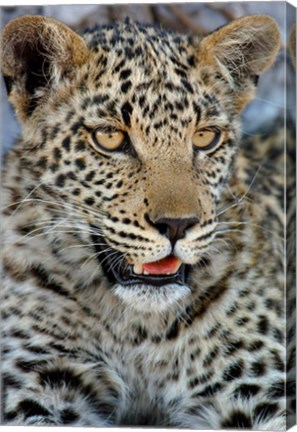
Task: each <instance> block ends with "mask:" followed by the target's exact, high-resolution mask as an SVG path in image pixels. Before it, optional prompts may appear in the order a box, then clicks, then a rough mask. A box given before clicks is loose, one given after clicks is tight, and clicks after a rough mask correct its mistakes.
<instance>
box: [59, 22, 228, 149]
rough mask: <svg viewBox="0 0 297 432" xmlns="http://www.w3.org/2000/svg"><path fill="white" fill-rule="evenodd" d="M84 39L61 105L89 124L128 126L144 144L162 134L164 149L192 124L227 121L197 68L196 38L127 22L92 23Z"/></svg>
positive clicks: (204, 75)
mask: <svg viewBox="0 0 297 432" xmlns="http://www.w3.org/2000/svg"><path fill="white" fill-rule="evenodd" d="M84 38H85V41H86V43H87V45H88V47H89V49H90V51H91V55H90V59H89V62H88V64H87V65H86V67H85V68H84V69H83V72H82V73H81V74H80V75H79V77H78V83H77V85H76V86H73V87H72V89H71V92H72V94H73V98H72V101H71V97H70V98H69V97H67V104H69V105H70V106H71V102H72V105H73V108H74V110H75V111H76V113H77V112H80V113H82V115H83V117H84V122H85V123H87V125H88V126H89V127H90V128H91V129H92V128H94V127H100V126H104V127H108V126H110V127H112V128H115V129H120V130H123V129H126V130H129V131H130V132H131V129H133V130H134V131H135V133H136V134H137V135H138V137H139V139H141V141H142V143H143V144H145V143H146V142H147V145H148V146H149V145H153V144H154V145H156V144H158V143H159V144H160V143H161V138H162V143H161V144H162V148H163V149H164V147H165V145H166V141H167V143H168V144H170V142H173V141H174V142H175V143H177V141H179V142H185V140H186V138H187V134H188V133H193V131H194V128H195V126H196V125H197V124H198V123H199V124H200V125H202V126H203V127H205V126H206V127H207V126H208V125H210V126H213V125H214V124H216V125H218V126H219V125H222V127H224V126H225V125H226V124H227V122H228V117H227V114H226V111H225V110H224V109H223V108H222V106H221V105H222V97H221V98H220V97H219V95H218V92H217V91H216V89H215V88H213V87H212V84H211V82H210V81H209V77H208V76H207V73H206V72H205V70H204V69H203V67H202V66H203V65H201V67H200V68H198V69H197V62H198V63H199V59H198V60H197V58H196V56H195V46H194V45H197V43H198V42H199V40H196V41H195V43H194V41H193V39H192V38H191V37H190V36H187V35H177V34H175V33H171V32H168V31H165V30H162V29H159V28H157V27H154V26H148V25H141V24H137V23H131V22H126V23H115V24H114V25H112V26H105V27H96V28H94V29H92V30H88V31H86V33H85V34H84ZM200 72H201V73H200ZM69 94H70V92H69V91H68V95H69ZM189 130H190V132H189ZM146 147H147V146H146Z"/></svg>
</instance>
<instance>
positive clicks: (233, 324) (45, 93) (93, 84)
mask: <svg viewBox="0 0 297 432" xmlns="http://www.w3.org/2000/svg"><path fill="white" fill-rule="evenodd" d="M279 47H280V32H279V29H278V25H277V23H276V22H275V21H274V19H273V18H271V17H269V16H264V15H256V16H244V17H241V18H238V19H235V20H233V21H231V22H230V23H228V24H227V25H225V26H223V27H220V28H219V29H217V30H215V31H213V32H212V33H209V34H208V35H206V36H203V37H202V36H197V35H190V34H178V33H175V32H173V31H169V30H164V29H163V28H160V27H158V26H154V25H151V24H141V23H137V22H134V21H132V20H131V19H129V18H127V19H126V20H125V21H123V22H115V23H112V24H110V25H104V26H99V25H98V26H95V27H93V28H90V29H86V30H85V31H84V32H83V33H82V34H78V33H76V32H75V31H74V30H72V29H70V28H69V27H68V26H66V25H65V24H63V23H61V22H59V21H57V20H55V19H53V18H48V17H44V16H38V15H37V16H21V17H18V18H16V19H14V20H12V21H10V22H9V23H8V24H7V26H6V27H5V29H4V30H3V33H2V50H1V51H2V53H1V55H2V71H3V77H4V81H5V84H6V88H7V93H8V98H9V100H10V102H11V104H12V106H13V107H14V109H15V113H16V116H17V118H18V120H19V122H20V124H21V127H22V136H21V138H20V139H19V141H18V142H17V143H16V145H15V146H14V147H13V148H12V149H11V150H10V151H9V152H8V153H7V154H6V155H5V158H4V163H3V170H2V171H3V174H2V227H1V228H2V234H1V236H2V237H1V239H2V240H1V246H2V247H1V249H2V285H3V287H2V290H1V310H2V354H1V367H2V375H1V378H2V420H1V421H2V423H3V424H6V425H44V426H59V425H60V426H61V425H72V426H94V427H110V426H116V427H120V426H148V427H159V428H165V427H166V428H189V429H234V428H235V429H252V430H285V429H286V427H287V425H288V424H293V422H294V420H291V423H289V422H290V421H289V420H288V419H289V418H291V419H293V418H294V403H295V402H294V382H293V378H292V379H291V382H290V381H289V379H287V376H286V370H287V364H288V362H291V363H292V362H293V354H291V357H290V359H287V355H286V346H287V345H286V343H287V339H286V330H287V329H286V304H285V294H286V288H287V287H286V278H285V274H286V260H285V256H286V253H285V252H286V241H285V240H286V239H285V231H286V217H285V216H286V207H285V204H284V201H285V196H284V181H285V178H286V176H285V164H284V158H285V155H284V151H283V149H284V139H285V138H284V127H283V126H284V125H283V124H276V125H274V127H271V130H270V131H269V132H268V133H267V134H266V136H263V135H262V136H260V137H258V138H256V137H255V136H252V137H251V136H246V137H243V136H242V132H241V126H240V124H241V114H242V112H243V110H244V108H245V107H246V106H247V105H248V104H249V103H250V102H251V101H252V100H253V99H254V98H255V96H256V89H257V83H258V79H259V77H260V75H261V74H262V73H264V72H265V71H266V70H267V69H268V68H269V67H271V66H272V64H273V63H274V61H275V59H276V57H277V55H278V52H279ZM287 169H288V171H287V173H291V174H292V177H293V173H294V168H292V165H290V166H289V165H288V167H287ZM287 178H288V176H287ZM291 183H292V182H291ZM291 186H292V190H293V183H292V184H291ZM292 304H293V303H291V309H293V307H292ZM292 313H293V312H292ZM291 333H292V332H291ZM291 341H292V334H291ZM292 352H293V350H292Z"/></svg>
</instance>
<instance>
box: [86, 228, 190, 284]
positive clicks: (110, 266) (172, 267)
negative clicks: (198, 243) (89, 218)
mask: <svg viewBox="0 0 297 432" xmlns="http://www.w3.org/2000/svg"><path fill="white" fill-rule="evenodd" d="M92 228H93V229H95V231H98V229H96V227H94V226H92ZM92 240H93V243H94V245H95V249H96V252H97V259H98V261H99V263H100V265H101V267H102V269H103V271H104V274H105V276H106V277H107V279H108V280H109V281H110V282H111V283H119V284H120V285H123V286H129V285H152V286H156V287H160V286H164V285H168V284H178V285H185V284H186V281H187V275H188V267H189V266H187V265H185V264H183V263H182V262H181V261H180V260H179V259H178V258H177V257H175V256H173V255H168V256H167V257H165V258H163V259H162V260H159V261H155V262H151V263H147V264H141V265H140V264H129V263H128V262H127V261H126V260H125V258H124V254H122V253H120V252H117V251H115V250H111V249H110V247H109V246H108V244H107V243H106V241H105V239H104V236H102V235H98V234H93V235H92Z"/></svg>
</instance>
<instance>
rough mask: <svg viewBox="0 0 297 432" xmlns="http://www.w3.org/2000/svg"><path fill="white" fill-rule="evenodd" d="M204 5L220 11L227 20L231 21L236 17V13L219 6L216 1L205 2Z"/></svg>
mask: <svg viewBox="0 0 297 432" xmlns="http://www.w3.org/2000/svg"><path fill="white" fill-rule="evenodd" d="M205 5H206V6H207V7H208V8H209V9H212V10H213V11H216V12H219V13H221V14H222V15H223V16H224V17H225V18H226V19H227V20H228V21H233V20H234V19H235V18H237V17H236V15H235V14H234V13H233V12H231V11H230V10H228V9H227V8H226V7H224V6H221V5H220V4H216V3H205Z"/></svg>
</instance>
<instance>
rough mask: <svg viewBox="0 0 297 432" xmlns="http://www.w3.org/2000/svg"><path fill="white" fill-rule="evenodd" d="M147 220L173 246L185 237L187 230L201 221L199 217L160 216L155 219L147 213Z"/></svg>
mask: <svg viewBox="0 0 297 432" xmlns="http://www.w3.org/2000/svg"><path fill="white" fill-rule="evenodd" d="M146 219H147V221H148V222H149V223H150V225H152V226H153V227H154V228H156V229H157V230H158V231H159V233H160V234H162V235H164V236H166V237H167V238H168V239H169V240H170V242H171V244H172V246H174V245H175V243H176V242H177V241H178V240H179V239H182V238H183V237H185V235H186V231H187V230H188V229H189V228H191V227H193V226H194V225H196V224H197V223H198V222H199V218H198V217H191V218H181V219H179V218H176V219H175V218H159V219H156V220H154V221H152V220H151V219H150V217H149V216H148V215H147V218H146Z"/></svg>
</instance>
